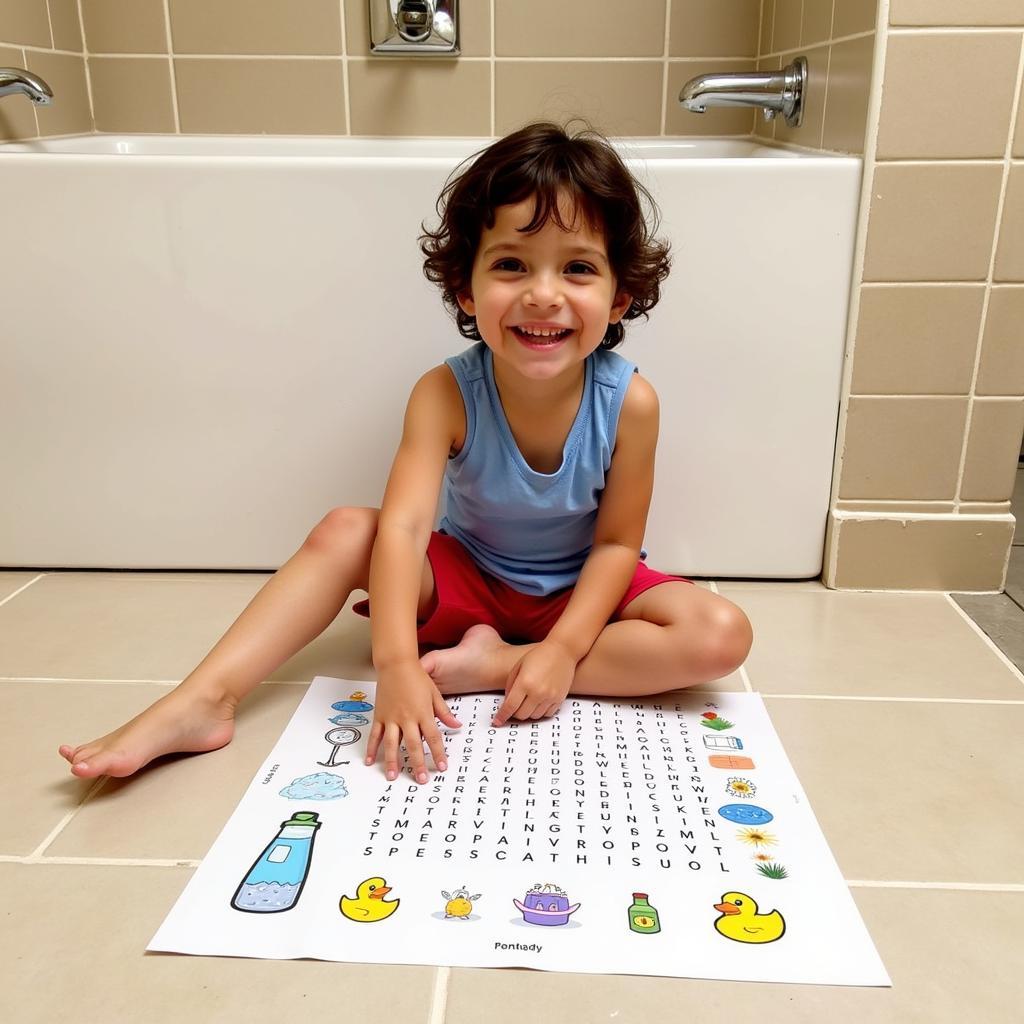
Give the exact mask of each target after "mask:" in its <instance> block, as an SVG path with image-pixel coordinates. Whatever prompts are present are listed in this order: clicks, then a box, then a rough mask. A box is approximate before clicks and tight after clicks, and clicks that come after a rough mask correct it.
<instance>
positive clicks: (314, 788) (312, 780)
mask: <svg viewBox="0 0 1024 1024" xmlns="http://www.w3.org/2000/svg"><path fill="white" fill-rule="evenodd" d="M280 795H281V796H283V797H287V798H288V799H289V800H337V799H338V798H339V797H343V796H348V790H347V789H346V788H345V780H344V779H343V778H342V777H341V776H340V775H332V774H331V773H330V772H316V773H315V774H313V775H304V776H303V777H302V778H301V779H294V780H293V781H292V784H291V785H290V786H285V787H284V789H282V790H281V794H280Z"/></svg>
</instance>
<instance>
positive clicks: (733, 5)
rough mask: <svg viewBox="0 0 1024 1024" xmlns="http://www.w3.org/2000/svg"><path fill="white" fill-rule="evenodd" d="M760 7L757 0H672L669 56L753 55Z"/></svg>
mask: <svg viewBox="0 0 1024 1024" xmlns="http://www.w3.org/2000/svg"><path fill="white" fill-rule="evenodd" d="M642 6H643V5H642V4H637V5H636V9H639V8H640V7H642ZM652 6H654V5H652ZM760 6H761V5H760V0H687V2H684V3H680V2H679V0H675V2H674V3H673V4H672V13H671V22H670V24H669V49H668V52H669V56H671V57H756V56H757V43H758V28H759V22H760V13H761V12H760Z"/></svg>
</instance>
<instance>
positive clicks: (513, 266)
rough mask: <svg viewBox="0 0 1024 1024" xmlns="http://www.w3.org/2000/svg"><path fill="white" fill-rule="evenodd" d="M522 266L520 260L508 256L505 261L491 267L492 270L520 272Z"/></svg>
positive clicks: (499, 261)
mask: <svg viewBox="0 0 1024 1024" xmlns="http://www.w3.org/2000/svg"><path fill="white" fill-rule="evenodd" d="M521 266H522V264H521V263H520V262H519V260H516V259H513V258H512V257H511V256H507V257H506V258H505V259H503V260H498V262H497V263H495V264H494V266H493V267H491V269H492V270H519V268H520V267H521Z"/></svg>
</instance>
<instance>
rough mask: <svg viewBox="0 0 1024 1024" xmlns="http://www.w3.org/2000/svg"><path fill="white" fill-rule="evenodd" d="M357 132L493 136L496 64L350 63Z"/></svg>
mask: <svg viewBox="0 0 1024 1024" xmlns="http://www.w3.org/2000/svg"><path fill="white" fill-rule="evenodd" d="M348 82H349V88H350V89H351V91H352V96H351V108H352V129H351V130H352V134H353V135H488V134H490V123H491V103H490V95H491V82H490V68H489V66H488V65H487V64H486V63H485V62H483V61H475V62H474V61H458V60H454V61H452V60H429V59H427V60H403V59H400V60H392V59H384V58H380V59H378V58H376V57H371V58H369V59H367V60H352V61H350V62H349V65H348Z"/></svg>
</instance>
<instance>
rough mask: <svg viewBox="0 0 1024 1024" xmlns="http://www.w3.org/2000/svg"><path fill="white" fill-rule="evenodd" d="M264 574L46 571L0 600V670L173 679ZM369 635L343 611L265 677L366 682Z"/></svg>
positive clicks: (203, 653)
mask: <svg viewBox="0 0 1024 1024" xmlns="http://www.w3.org/2000/svg"><path fill="white" fill-rule="evenodd" d="M267 579H269V576H266V575H260V574H250V573H225V574H216V575H214V576H209V577H204V576H200V575H196V574H184V575H181V576H175V575H174V574H169V575H168V576H167V577H154V576H146V575H141V574H140V575H136V574H132V573H57V574H52V575H48V576H46V577H45V578H44V579H42V580H40V581H39V582H38V583H36V584H33V586H32V587H30V588H29V589H28V590H26V591H24V592H23V593H22V594H19V595H18V596H17V597H15V598H14V599H13V600H12V601H10V602H8V603H7V604H5V605H3V606H0V676H8V677H13V676H17V677H29V678H40V677H43V678H60V679H140V680H157V681H171V682H175V681H178V680H180V679H183V678H184V677H185V676H186V675H187V674H188V673H189V672H191V671H192V669H193V668H195V666H196V665H197V664H198V663H199V662H200V661H201V660H202V659H203V658H204V657H205V656H206V654H207V652H208V651H209V650H210V648H211V647H212V646H213V645H214V644H215V643H216V642H217V640H219V639H220V637H221V636H222V635H223V634H224V632H225V631H226V630H227V628H228V627H229V626H230V625H231V623H232V622H234V620H235V619H236V618H237V617H238V615H239V613H241V611H242V610H243V609H244V608H245V606H246V605H247V604H248V603H249V601H250V600H252V598H253V596H254V595H255V594H256V592H257V591H258V590H259V589H260V587H261V586H262V585H263V584H264V582H266V580H267ZM369 636H370V633H369V626H368V624H367V622H366V620H365V619H361V618H359V617H358V616H356V615H354V614H352V613H351V612H349V611H348V610H344V611H342V612H341V614H340V615H339V616H338V618H337V619H336V620H335V622H334V623H333V624H332V625H331V626H330V627H328V629H327V630H326V631H325V632H324V634H323V635H322V636H321V637H320V638H318V639H317V640H315V641H314V642H313V643H312V644H310V645H309V646H308V647H307V648H306V649H305V650H304V651H302V652H300V653H299V654H298V655H297V656H296V657H295V658H293V659H292V660H291V661H290V662H286V663H285V664H284V665H282V666H281V668H280V669H278V670H277V672H275V673H274V674H273V675H272V676H271V678H272V679H278V680H280V679H288V680H296V681H305V682H308V681H309V680H311V679H312V678H313V676H315V675H339V676H342V677H347V678H359V679H366V678H371V677H372V666H371V662H370V657H369V650H370V649H369ZM367 673H370V674H369V675H368V674H367Z"/></svg>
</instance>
